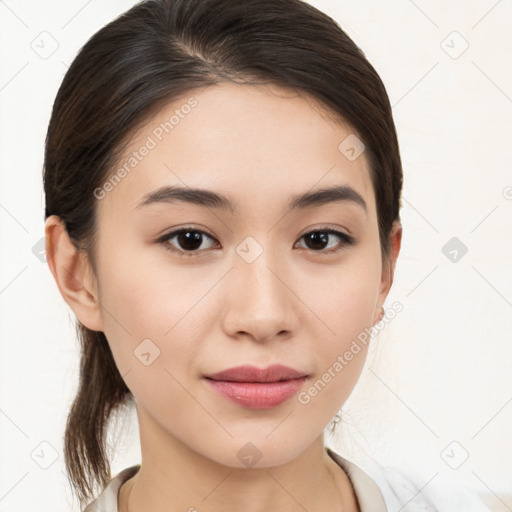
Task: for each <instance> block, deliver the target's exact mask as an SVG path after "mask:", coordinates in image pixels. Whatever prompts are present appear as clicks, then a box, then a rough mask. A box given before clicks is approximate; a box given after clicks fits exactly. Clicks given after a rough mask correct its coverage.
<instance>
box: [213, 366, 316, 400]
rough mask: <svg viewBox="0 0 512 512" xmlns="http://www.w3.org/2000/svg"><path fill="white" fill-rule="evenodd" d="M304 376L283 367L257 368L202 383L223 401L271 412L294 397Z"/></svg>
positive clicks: (238, 368) (236, 370)
mask: <svg viewBox="0 0 512 512" xmlns="http://www.w3.org/2000/svg"><path fill="white" fill-rule="evenodd" d="M306 378H307V374H305V373H304V372H300V371H298V370H295V369H293V368H290V367H288V366H283V365H278V364H276V365H272V366H269V367H268V368H263V369H260V368H257V367H255V366H251V365H243V366H236V367H234V368H229V369H227V370H224V371H222V372H218V373H215V374H212V375H205V376H204V380H205V381H206V382H207V383H208V384H209V385H210V386H211V387H212V388H213V389H214V390H215V391H217V392H219V393H220V394H221V395H223V396H224V397H225V398H227V399H229V400H231V401H232V402H235V403H237V404H238V405H241V406H244V407H248V408H250V409H270V408H272V407H276V406H278V405H280V404H282V403H283V402H285V401H286V400H288V399H289V398H290V397H292V396H293V395H294V394H296V393H297V392H298V391H299V389H300V388H301V387H302V385H303V384H304V382H305V381H306Z"/></svg>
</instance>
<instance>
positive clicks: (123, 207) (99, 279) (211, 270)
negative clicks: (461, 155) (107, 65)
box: [46, 83, 402, 512]
mask: <svg viewBox="0 0 512 512" xmlns="http://www.w3.org/2000/svg"><path fill="white" fill-rule="evenodd" d="M190 96H193V97H194V98H196V100H197V101H198V105H197V107H196V108H195V109H193V110H192V111H191V113H190V114H188V115H187V116H185V117H184V118H183V119H181V120H180V123H179V124H178V125H177V126H175V127H174V129H173V130H172V131H171V132H170V133H169V134H166V135H165V137H164V138H163V140H162V141H161V142H158V144H157V146H156V147H155V148H154V149H152V150H151V151H150V152H149V154H148V155H147V156H145V157H144V159H143V160H142V161H141V162H140V163H138V165H137V166H136V168H134V170H132V171H131V172H130V173H129V174H128V175H127V176H126V177H125V178H124V179H123V180H122V182H121V183H119V184H118V185H117V186H116V187H115V188H114V189H113V190H111V191H110V192H108V193H107V194H106V196H105V197H104V198H103V199H101V200H98V202H97V208H98V222H99V231H98V234H97V236H98V245H97V248H98V249H97V253H96V254H95V257H96V263H97V273H96V274H94V272H93V270H92V268H91V265H90V262H89V261H88V259H87V258H86V256H85V255H84V254H81V253H78V252H77V251H76V250H75V249H74V247H73V245H72V244H71V242H70V240H69V238H68V236H67V233H66V231H65V229H64V227H63V225H62V223H61V222H60V221H59V219H58V218H57V217H55V216H52V217H50V218H48V220H47V223H46V236H47V247H46V252H47V260H48V263H49V266H50V269H51V271H52V273H53V275H54V277H55V280H56V283H57V285H58V287H59V290H60V292H61V294H62V296H63V297H64V299H65V300H66V302H67V303H68V304H69V305H70V307H71V308H72V309H73V311H74V313H75V314H76V316H77V318H78V320H79V321H80V322H82V324H84V325H85V326H87V327H88V328H90V329H93V330H98V331H103V332H104V333H105V335H106V337H107V339H108V341H109V344H110V346H111V349H112V352H113V355H114V358H115V361H116V364H117V365H118V368H119V370H120V372H121V375H123V378H124V379H125V382H126V384H127V386H128V388H129V389H130V390H131V392H132V393H133V395H134V396H135V399H136V403H137V416H138V420H139V428H140V441H141V452H142V467H141V469H140V471H139V472H138V473H137V475H136V476H134V477H133V478H132V479H130V480H129V481H128V482H127V483H125V484H124V485H123V486H122V488H121V493H120V504H119V506H120V508H119V510H120V512H126V511H128V510H129V511H131V512H146V511H152V512H163V511H166V512H169V511H174V510H176V511H178V510H180V511H183V510H191V511H192V510H194V509H193V508H191V507H195V509H197V510H198V511H200V512H203V511H218V510H223V511H227V512H229V511H235V510H246V511H249V512H259V511H265V512H268V511H298V510H301V511H303V510H304V509H306V510H308V511H309V512H314V511H325V510H344V511H355V510H358V509H357V503H356V500H355V497H354V494H353V490H352V489H351V486H350V482H349V480H348V477H347V475H346V474H345V472H344V471H343V470H342V469H341V468H340V467H339V466H338V465H337V464H336V463H334V462H333V461H332V460H331V459H330V457H329V456H328V455H327V454H326V452H325V450H324V446H323V431H324V428H325V427H326V425H327V424H328V422H329V421H330V420H331V419H332V417H333V416H334V415H335V414H336V412H338V410H339V409H340V408H341V406H342V405H343V403H344V402H345V401H346V399H347V398H348V397H349V395H350V393H351V391H352V390H353V388H354V386H355V384H356V382H357V380H358V378H359V376H360V373H361V369H362V367H363V365H364V360H365V358H366V355H367V347H366V348H364V347H363V350H361V351H360V352H359V353H358V354H357V355H356V356H354V358H353V359H352V360H351V361H350V362H349V363H348V364H347V365H346V366H345V367H344V368H343V370H342V371H341V372H339V373H338V374H337V375H336V377H335V378H334V379H332V380H331V382H329V383H328V384H327V385H326V386H325V388H324V389H323V390H322V391H321V392H319V393H318V394H317V396H315V397H313V398H312V399H311V401H310V402H309V403H308V404H306V405H305V404H302V403H300V402H299V401H298V400H297V396H293V397H292V398H291V399H288V400H287V401H286V402H284V403H283V404H281V405H279V406H277V407H274V408H271V409H264V410H253V409H248V408H245V407H242V406H240V405H238V404H235V403H233V402H231V401H228V400H227V399H226V398H224V397H223V396H221V395H220V394H218V393H217V392H215V391H214V390H212V389H211V388H210V387H209V386H208V385H207V384H206V383H205V381H204V380H203V379H202V376H203V375H204V374H211V373H214V372H218V371H221V370H224V369H227V368H230V367H233V366H237V365H240V364H253V365H255V366H258V367H260V368H264V367H266V366H268V365H270V364H274V363H281V364H284V365H287V366H291V367H292V368H296V369H299V370H302V371H305V372H306V373H308V374H309V375H310V377H309V378H308V380H307V382H306V383H305V384H304V385H303V387H302V388H301V390H307V389H308V388H309V387H310V386H311V385H312V384H313V383H314V382H315V381H317V380H318V378H319V377H320V376H321V375H322V374H323V373H324V372H325V371H327V369H328V368H329V367H332V365H333V363H334V362H335V361H336V358H337V357H338V355H340V354H343V353H344V352H345V351H346V350H347V349H348V348H349V346H350V344H351V342H352V341H353V340H354V339H355V338H356V337H357V335H358V334H359V333H361V332H362V331H364V329H365V328H369V327H371V326H372V325H373V324H374V323H376V322H377V321H378V320H379V319H380V315H379V313H380V306H381V305H383V304H384V301H385V299H386V296H387V294H388V292H389V289H390V287H391V285H392V282H393V274H394V267H395V263H396V258H397V256H398V253H399V250H400V241H401V233H402V229H401V226H400V224H399V223H398V222H397V223H396V224H395V226H394V228H393V230H392V233H391V242H392V248H393V249H392V254H391V255H390V258H389V259H388V260H386V261H385V265H384V266H383V265H382V263H381V251H380V244H379V234H378V224H377V212H376V203H375V195H374V191H373V187H372V184H371V181H370V169H369V167H368V162H367V160H366V156H365V153H364V152H363V153H362V154H361V156H359V157H358V158H357V159H355V160H353V161H350V160H349V159H347V158H346V157H345V156H344V154H343V153H342V152H340V151H339V150H338V146H339V144H340V142H341V141H343V140H344V139H345V138H346V137H347V136H348V135H349V134H351V133H353V130H351V129H350V127H349V126H345V125H342V124H340V123H335V122H334V121H333V118H332V117H329V116H328V115H327V112H326V111H325V110H323V109H322V108H321V107H320V105H319V104H317V103H316V102H315V101H314V100H313V99H312V98H311V97H309V96H307V95H305V94H304V93H302V94H301V95H298V94H297V93H296V92H294V91H287V90H283V89H280V88H277V87H275V86H272V87H270V86H248V85H236V84H231V83H229V84H227V83H224V84H222V85H219V86H214V87H208V88H204V89H199V90H194V91H193V92H192V93H191V94H190V95H189V96H187V97H186V98H185V99H184V100H183V101H177V102H174V103H173V104H172V105H167V106H165V107H164V108H163V109H162V110H160V111H159V112H158V113H157V114H156V115H155V116H154V117H153V118H152V119H151V120H150V121H149V122H148V123H147V124H146V125H144V126H143V127H142V128H140V129H139V130H138V131H137V132H136V133H135V134H134V135H133V137H132V139H131V141H130V145H129V146H128V147H127V148H126V151H125V156H127V155H129V154H130V153H131V152H132V151H134V150H136V149H137V148H140V146H141V145H142V144H143V143H144V141H145V140H146V138H147V136H148V135H151V133H152V130H154V129H155V127H157V126H158V125H159V123H161V122H162V121H164V120H167V119H169V117H170V116H171V115H172V113H173V112H174V110H175V109H176V108H179V107H180V105H183V104H184V103H185V102H186V99H187V98H189V97H190ZM120 161H124V160H123V159H122V158H121V160H120ZM340 184H341V185H349V186H351V187H352V188H353V189H355V190H356V191H357V192H358V193H359V194H360V195H361V196H362V197H363V198H364V200H365V202H366V205H367V210H366V211H365V210H364V209H363V208H362V207H361V206H360V205H358V204H357V203H355V202H353V201H348V200H347V201H341V202H336V203H328V204H324V205H322V206H315V207H311V208H305V209H302V210H297V211H292V212H289V213H286V207H287V204H288V200H289V197H290V196H292V195H294V194H300V193H304V192H309V191H312V190H317V189H320V188H323V187H327V186H331V185H340ZM162 185H186V186H187V187H200V188H205V189H209V190H213V191H215V192H217V193H221V194H224V195H227V196H229V197H230V198H232V199H233V200H234V201H236V202H237V203H238V206H239V208H240V213H239V215H233V214H232V213H231V212H230V211H228V210H221V209H216V208H212V207H208V208H206V207H204V206H200V205H194V204H189V203H184V202H181V203H174V204H169V203H158V204H151V205H148V206H145V207H142V208H136V205H137V203H138V202H139V201H140V200H141V199H142V198H143V197H144V196H145V195H146V194H147V193H149V192H152V191H154V190H155V189H157V188H159V187H161V186H162ZM190 225H192V226H193V228H194V229H196V230H201V231H203V232H205V233H206V235H203V239H202V240H203V243H202V245H201V247H200V248H199V249H198V250H197V251H196V252H198V253H199V255H198V256H193V257H180V256H178V255H177V254H176V253H174V252H172V251H169V250H166V249H165V246H166V244H167V245H172V246H173V247H174V248H176V249H177V250H179V249H180V248H181V249H182V250H185V249H184V247H183V245H180V244H179V241H178V240H177V237H174V238H173V239H172V240H167V241H164V242H156V241H155V240H156V239H157V238H158V237H159V236H161V235H163V234H166V233H170V232H172V231H174V230H176V229H179V228H182V227H188V226H190ZM325 226H327V227H329V228H332V229H337V230H338V231H341V232H345V233H350V234H352V235H353V237H354V238H355V239H356V243H355V244H354V245H346V246H344V247H343V246H342V248H341V250H340V251H339V252H337V253H335V254H331V255H325V254H323V255H322V246H321V245H317V246H315V245H314V244H311V243H310V244H309V245H308V242H307V240H305V237H304V236H303V235H305V234H306V233H309V232H311V231H315V230H317V231H321V232H323V231H325V229H324V230H323V231H322V228H325ZM248 236H251V237H253V238H254V239H255V240H256V241H257V242H258V244H259V245H260V246H261V247H262V249H263V252H262V253H261V254H260V255H259V256H258V258H256V259H255V261H253V262H252V263H248V262H247V261H245V260H244V259H243V258H242V257H240V256H239V254H238V253H237V252H236V248H237V247H238V245H239V244H240V243H241V242H242V241H243V240H244V239H245V238H246V237H248ZM210 237H211V238H210ZM340 242H341V243H342V240H340V239H339V238H337V237H336V236H335V235H330V238H329V239H328V242H326V243H325V244H324V247H325V249H323V252H324V253H325V251H326V250H329V249H331V248H336V247H340ZM186 247H187V246H186ZM144 339H150V340H151V341H152V343H154V344H155V345H156V346H157V347H158V348H159V350H160V355H159V357H157V358H156V359H155V360H154V361H153V362H152V363H151V364H150V365H148V366H146V365H144V364H142V363H141V361H140V360H139V359H138V358H137V357H135V356H134V350H136V348H137V347H138V345H139V344H140V343H141V341H142V340H144ZM248 442H251V443H253V444H254V445H255V446H256V447H257V450H258V451H259V453H260V454H261V458H260V460H259V461H258V462H257V463H256V464H255V465H254V466H251V467H248V466H246V465H245V464H244V463H243V462H242V461H241V460H240V459H239V458H238V457H237V453H238V452H239V450H240V449H241V448H242V447H243V446H244V445H245V444H246V443H248Z"/></svg>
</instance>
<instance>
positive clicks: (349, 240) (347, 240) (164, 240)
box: [156, 226, 356, 258]
mask: <svg viewBox="0 0 512 512" xmlns="http://www.w3.org/2000/svg"><path fill="white" fill-rule="evenodd" d="M192 231H193V232H196V233H200V234H201V235H206V236H207V237H209V238H211V239H212V240H215V238H214V237H212V236H210V235H209V234H208V233H206V232H204V231H202V230H200V229H196V228H194V227H192V226H189V227H185V228H181V229H178V230H176V231H172V232H170V233H168V234H166V235H163V236H162V237H160V238H159V239H158V240H156V242H157V243H161V244H163V246H164V248H165V249H166V250H168V251H171V252H173V253H175V254H177V255H178V256H180V257H186V258H189V257H196V256H199V255H200V254H201V252H202V251H198V250H195V251H183V250H181V249H177V248H176V247H174V246H172V245H171V244H170V243H169V240H171V239H172V238H174V237H175V236H177V235H180V234H182V233H188V232H192ZM311 233H324V234H328V235H335V236H337V237H338V238H339V239H341V242H340V245H339V246H338V247H336V248H335V249H329V250H319V251H315V250H313V249H310V250H311V251H312V252H314V253H319V254H322V255H331V254H336V253H338V252H340V251H342V250H343V249H345V248H346V247H348V246H351V245H355V243H356V240H355V238H354V237H353V236H351V235H348V234H346V233H343V232H342V231H337V230H335V229H332V228H327V227H326V228H317V229H314V230H312V231H308V232H307V233H304V234H303V235H302V236H301V237H300V238H299V240H301V239H302V238H304V237H306V236H308V235H310V234H311ZM306 249H307V248H306Z"/></svg>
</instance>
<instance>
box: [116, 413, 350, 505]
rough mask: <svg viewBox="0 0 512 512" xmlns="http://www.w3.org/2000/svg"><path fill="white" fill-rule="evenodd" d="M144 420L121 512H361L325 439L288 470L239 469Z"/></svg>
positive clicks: (285, 467)
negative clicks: (133, 472) (139, 457)
mask: <svg viewBox="0 0 512 512" xmlns="http://www.w3.org/2000/svg"><path fill="white" fill-rule="evenodd" d="M138 412H139V411H138ZM143 416H144V414H140V413H139V427H140V433H141V449H142V464H141V467H140V469H139V471H138V472H137V474H136V475H135V476H134V477H132V478H131V479H130V480H129V481H128V482H127V483H125V484H124V485H123V486H122V487H121V491H120V494H119V512H149V511H151V512H174V511H180V512H183V511H188V512H214V511H219V510H222V511H223V512H234V511H238V510H244V511H246V512H269V511H280V512H292V511H293V512H296V511H297V512H298V511H300V512H303V511H304V510H307V511H308V512H321V511H322V512H324V511H325V510H336V511H343V512H358V508H357V502H356V500H355V496H354V494H353V491H352V487H351V485H350V481H349V479H348V477H347V475H346V474H345V472H344V471H343V469H342V468H340V466H338V465H337V464H336V463H335V462H334V461H333V460H332V459H331V458H330V457H329V455H328V454H327V452H326V450H325V448H324V444H323V435H321V436H319V437H318V438H317V439H315V441H314V442H313V443H312V444H311V445H310V446H309V447H308V448H307V449H306V450H305V451H303V452H302V453H301V454H299V455H298V456H297V457H295V458H294V459H292V460H290V461H289V462H287V463H285V464H282V465H279V466H272V467H266V468H257V467H250V468H249V467H248V468H236V467H230V466H225V465H223V464H219V463H217V462H215V461H212V460H211V459H209V458H206V457H204V456H202V455H201V454H199V453H197V452H195V451H193V450H191V449H189V448H188V447H187V446H185V445H184V444H182V443H181V442H179V440H177V439H176V438H174V437H171V436H169V434H168V433H163V432H162V431H160V430H159V429H156V427H155V426H154V425H153V426H150V424H148V423H147V422H146V419H147V418H144V417H143ZM150 427H151V428H150ZM163 446H164V447H165V448H162V447H163Z"/></svg>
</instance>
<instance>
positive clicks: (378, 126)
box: [43, 0, 402, 504]
mask: <svg viewBox="0 0 512 512" xmlns="http://www.w3.org/2000/svg"><path fill="white" fill-rule="evenodd" d="M225 81H230V82H236V83H242V84H258V83H271V84H275V85H278V86H281V87H285V88H288V89H292V90H295V91H298V92H301V93H302V92H304V93H307V94H309V95H310V97H313V98H314V99H315V100H318V101H319V102H320V103H321V104H322V105H323V106H325V107H326V110H327V111H329V112H331V113H332V114H333V115H334V116H335V117H336V118H338V119H339V120H341V122H343V123H346V124H348V126H350V127H351V128H352V130H353V131H354V133H356V134H357V136H358V137H359V138H360V139H361V141H362V142H363V143H364V145H365V155H366V158H367V159H368V162H369V164H370V170H371V181H372V184H373V189H374V192H375V197H376V207H377V217H378V226H379V238H380V245H381V254H382V258H383V261H387V258H388V257H389V254H390V249H391V248H390V241H389V235H390V232H391V228H392V224H393V222H394V221H395V220H399V210H400V194H401V188H402V167H401V160H400V154H399V147H398V141H397V135H396V130H395V126H394V122H393V118H392V111H391V106H390V103H389V98H388V96H387V93H386V90H385V87H384V85H383V83H382V81H381V79H380V78H379V76H378V74H377V72H376V71H375V69H374V68H373V67H372V65H371V64H370V63H369V62H368V61H367V59H366V57H365V55H364V53H363V52H362V51H361V50H360V49H359V48H358V47H357V46H356V45H355V43H354V42H353V41H352V40H351V39H350V38H349V37H348V36H347V34H346V33H345V32H344V31H343V30H342V29H341V28H340V26H339V25H338V24H337V23H336V22H335V21H334V20H333V19H332V18H330V17H329V16H327V15H326V14H324V13H322V12H320V11H319V10H317V9H315V8H314V7H312V6H311V5H309V4H307V3H305V2H303V1H301V0H244V1H233V0H147V1H143V2H140V3H138V4H136V5H135V6H133V7H132V8H131V9H129V10H128V11H127V12H126V13H124V14H122V15H121V16H119V17H117V18H116V19H115V20H113V21H112V22H110V23H109V24H107V25H106V26H105V27H103V28H102V29H100V30H99V31H98V32H97V33H95V34H94V35H93V36H92V37H91V38H90V39H89V41H87V43H86V44H85V45H84V46H83V47H82V48H81V50H80V51H79V53H78V55H77V56H76V58H75V60H74V61H73V63H72V64H71V66H70V67H69V70H68V71H67V73H66V75H65V77H64V79H63V81H62V84H61V86H60V88H59V91H58V93H57V96H56V99H55V103H54V105H53V111H52V114H51V119H50V122H49V126H48V133H47V137H46V147H45V160H44V171H43V178H44V192H45V196H46V209H45V218H47V217H48V216H50V215H57V216H58V217H60V219H61V220H62V221H63V223H64V225H65V227H66V230H67V233H68V235H69V237H70V239H71V241H72V242H73V244H74V245H75V247H76V248H77V250H80V251H84V252H85V253H86V254H87V256H88V259H89V261H90V263H91V265H92V268H93V269H94V270H95V269H96V265H95V254H96V251H95V242H96V241H97V237H96V233H97V228H98V226H97V223H96V220H97V199H96V196H95V194H94V191H95V189H97V188H98V187H101V186H102V184H103V182H104V181H105V180H106V179H107V178H108V176H109V175H110V174H111V173H112V171H113V166H114V164H115V162H116V161H117V159H118V157H119V155H120V154H121V151H122V150H123V148H124V147H125V146H126V144H127V142H128V141H129V138H130V135H131V134H133V133H134V131H135V130H136V129H137V128H138V127H140V126H141V125H142V124H143V123H144V122H146V121H147V120H148V119H149V118H150V117H151V115H153V114H154V113H155V112H157V111H158V110H159V109H160V108H161V107H162V106H164V105H166V104H167V103H169V102H172V101H175V100H176V99H178V98H180V97H184V96H185V95H187V94H189V93H191V91H193V90H194V89H196V88H203V87H205V86H210V85H215V84H219V83H222V82H225ZM340 142H341V141H340ZM77 335H78V338H79V340H80V344H81V362H80V377H79V385H78V391H77V393H76V396H75V398H74V402H73V404H72V407H71V409H70V412H69V415H68V419H67V425H66V430H65V438H64V457H65V464H66V470H67V473H68V478H69V481H70V483H71V485H72V487H73V491H74V493H75V494H76V495H77V497H78V498H79V500H80V502H81V503H82V504H83V503H85V502H87V501H88V500H89V499H90V498H92V497H93V496H94V494H95V493H96V490H97V487H98V486H99V488H103V487H104V486H105V485H106V484H107V483H108V481H109V479H110V478H111V474H110V462H109V458H108V453H107V445H106V435H107V432H108V424H109V418H110V417H111V416H112V414H113V412H114V411H116V410H119V409H120V408H121V406H123V405H126V404H130V403H133V396H132V394H131V392H130V391H129V389H128V388H127V386H126V384H125V382H124V380H123V378H122V377H121V375H120V373H119V370H118V368H117V366H116V364H115V362H114V359H113V356H112V353H111V351H110V348H109V344H108V342H107V339H106V337H105V335H104V333H103V332H98V331H92V330H90V329H88V328H86V327H85V326H84V325H82V324H81V323H80V322H79V321H77Z"/></svg>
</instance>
